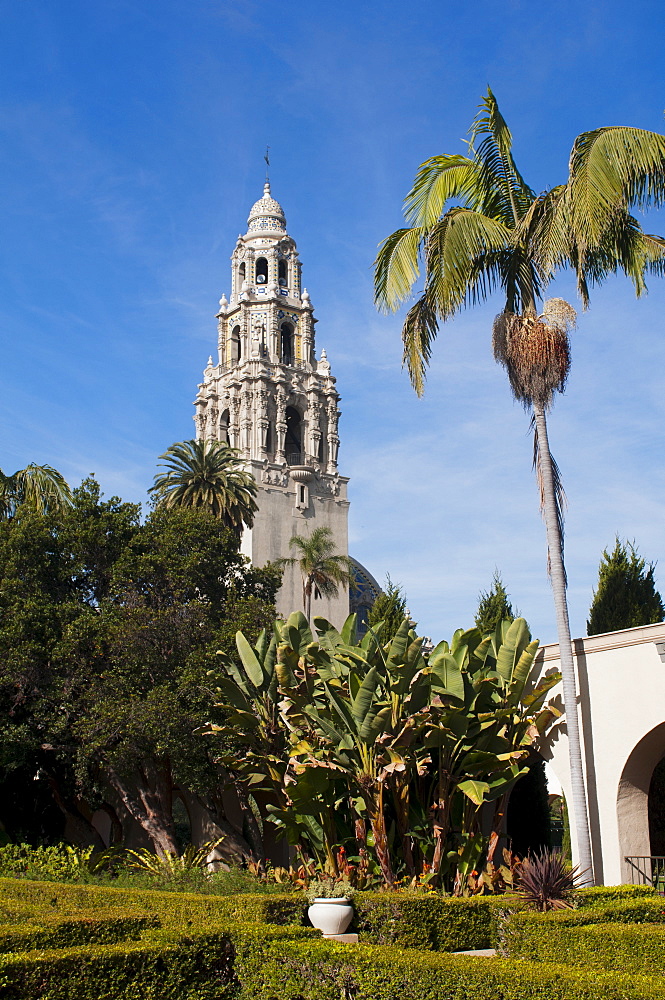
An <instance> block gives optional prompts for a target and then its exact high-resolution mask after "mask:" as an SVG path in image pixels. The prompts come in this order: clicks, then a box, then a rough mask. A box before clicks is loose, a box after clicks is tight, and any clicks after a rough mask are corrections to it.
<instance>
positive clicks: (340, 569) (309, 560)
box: [281, 527, 351, 621]
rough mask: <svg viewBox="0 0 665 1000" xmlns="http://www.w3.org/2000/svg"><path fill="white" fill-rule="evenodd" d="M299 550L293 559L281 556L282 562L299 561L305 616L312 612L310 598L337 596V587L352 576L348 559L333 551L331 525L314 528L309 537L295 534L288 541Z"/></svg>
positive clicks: (345, 583) (343, 584)
mask: <svg viewBox="0 0 665 1000" xmlns="http://www.w3.org/2000/svg"><path fill="white" fill-rule="evenodd" d="M289 544H290V545H291V547H292V548H295V549H297V550H298V552H299V556H298V558H296V559H283V560H281V562H282V564H285V565H288V564H293V563H294V562H297V563H298V566H299V568H300V572H301V574H302V599H303V606H304V608H305V617H306V618H307V620H308V621H309V620H310V618H311V614H312V597H314V600H317V599H320V598H322V597H337V595H338V593H339V588H340V586H344V587H346V586H347V585H348V583H349V581H350V579H351V562H350V560H349V557H348V556H342V555H336V554H335V542H334V540H333V534H332V531H331V530H330V528H326V527H320V528H315V529H314V531H313V532H312V534H311V535H310V536H309V537H308V538H304V537H303V536H302V535H294V536H293V537H292V538H291V541H290V542H289Z"/></svg>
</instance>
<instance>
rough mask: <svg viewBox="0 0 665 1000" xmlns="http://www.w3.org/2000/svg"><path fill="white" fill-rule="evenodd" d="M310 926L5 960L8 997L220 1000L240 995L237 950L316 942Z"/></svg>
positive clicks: (1, 975) (164, 936) (165, 936)
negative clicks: (313, 940)
mask: <svg viewBox="0 0 665 1000" xmlns="http://www.w3.org/2000/svg"><path fill="white" fill-rule="evenodd" d="M315 933H316V932H315V931H312V930H308V929H307V928H305V927H291V928H282V927H267V926H263V927H257V926H256V925H255V924H254V925H253V924H244V925H243V924H238V925H236V926H235V927H233V928H232V929H231V928H226V929H224V928H218V929H216V930H214V931H197V932H194V933H190V934H187V935H184V936H183V935H179V934H176V933H173V932H171V933H169V932H168V931H165V930H161V931H160V930H155V931H152V932H149V935H148V937H147V939H146V940H143V941H127V942H125V943H124V944H111V945H88V946H87V947H80V948H69V949H61V950H57V951H56V950H51V951H32V952H23V953H19V954H10V955H0V995H1V996H2V998H3V1000H27V998H28V997H29V998H30V1000H72V997H76V1000H147V998H149V1000H220V998H226V997H228V998H231V997H238V996H239V995H240V986H239V983H238V981H237V977H236V969H235V953H236V948H238V947H241V948H242V949H243V950H244V951H247V952H250V953H251V952H253V951H256V950H258V948H259V947H261V946H263V947H264V946H265V945H266V944H270V945H272V947H273V948H274V949H275V953H276V955H279V954H280V953H281V948H282V945H283V943H284V941H285V940H289V941H291V942H293V941H294V940H295V939H298V938H305V939H307V938H308V937H311V936H312V935H314V934H315Z"/></svg>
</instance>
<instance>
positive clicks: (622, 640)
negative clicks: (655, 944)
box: [536, 623, 665, 885]
mask: <svg viewBox="0 0 665 1000" xmlns="http://www.w3.org/2000/svg"><path fill="white" fill-rule="evenodd" d="M656 643H665V623H663V624H658V625H646V626H642V627H640V628H632V629H624V630H622V631H620V632H610V633H607V634H604V635H596V636H590V637H589V638H587V639H576V640H575V642H574V646H575V651H576V663H577V672H578V697H579V704H580V709H581V714H580V722H581V726H582V732H583V738H584V762H585V767H586V782H587V799H588V807H589V820H590V824H591V835H592V849H593V859H594V869H595V875H596V881H597V882H598V884H604V885H616V884H619V883H621V882H630V881H631V875H630V870H629V868H628V866H627V865H626V864H625V862H624V857H625V856H626V855H630V856H636V855H649V854H650V853H651V850H650V844H649V826H648V811H647V799H648V792H649V782H650V780H651V774H652V772H653V769H654V767H655V765H656V764H657V763H658V761H659V760H660V759H661V758H662V757H664V756H665V663H664V662H663V659H661V655H660V653H659V650H658V648H657V646H656ZM664 656H665V654H664ZM536 663H537V665H538V666H539V675H541V674H545V673H550V672H551V671H552V670H558V669H559V647H558V645H557V644H552V645H548V646H544V647H542V648H541V650H540V651H539V653H538V657H537V660H536ZM551 694H552V697H556V696H557V695H558V697H559V699H562V693H561V690H560V685H558V686H557V687H556V688H554V689H553V691H552V693H551ZM541 752H542V754H543V756H544V757H545V759H546V760H549V761H550V762H551V766H552V768H553V770H554V772H555V774H556V776H557V778H558V779H559V781H560V782H561V785H562V788H563V790H564V794H565V796H566V801H567V803H568V808H569V810H572V796H571V795H570V775H569V769H568V740H567V736H566V727H565V721H564V722H563V723H560V724H559V725H557V726H556V727H555V728H554V730H553V731H552V733H551V734H550V735H549V737H548V739H547V742H546V743H545V744H544V745H543V746H542V747H541ZM571 832H572V841H573V855H574V856H575V853H576V844H575V834H574V817H573V816H572V813H571Z"/></svg>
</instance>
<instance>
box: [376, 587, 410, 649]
mask: <svg viewBox="0 0 665 1000" xmlns="http://www.w3.org/2000/svg"><path fill="white" fill-rule="evenodd" d="M407 613H408V608H407V606H406V594H405V593H404V591H403V590H402V588H401V586H400V585H399V584H398V583H393V581H392V580H391V579H390V574H389V573H388V574H386V589H385V590H384V591H383V592H382V593H381V594H379V596H378V597H377V599H376V600H375V601H374V604H373V605H372V607H371V609H370V612H369V615H368V616H367V624H368V625H369V626H370V628H371V627H372V626H373V625H377V624H378V623H379V622H383V621H384V622H385V623H386V624H385V626H384V629H383V632H382V634H381V638H382V641H383V642H389V641H390V639H392V638H393V637H394V636H395V634H396V633H397V629H398V628H399V627H400V625H401V624H402V622H403V621H404V619H405V618H406V616H407Z"/></svg>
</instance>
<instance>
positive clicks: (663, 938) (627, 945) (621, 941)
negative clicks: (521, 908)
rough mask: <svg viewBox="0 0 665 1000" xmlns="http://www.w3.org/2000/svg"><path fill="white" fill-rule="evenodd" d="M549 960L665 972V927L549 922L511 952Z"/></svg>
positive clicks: (655, 925) (662, 973)
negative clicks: (542, 930)
mask: <svg viewBox="0 0 665 1000" xmlns="http://www.w3.org/2000/svg"><path fill="white" fill-rule="evenodd" d="M512 954H514V955H515V957H519V958H527V959H531V960H532V961H541V962H551V961H553V960H554V959H555V958H556V957H560V956H561V955H562V954H566V955H568V956H570V961H571V962H572V963H573V964H575V965H582V966H589V965H592V966H599V967H601V968H604V969H617V970H619V971H620V972H638V973H645V974H651V975H654V976H656V975H657V976H663V975H665V927H663V926H662V925H659V924H585V925H582V926H579V925H572V926H571V925H568V924H558V925H555V926H553V925H551V924H550V925H549V926H548V928H547V932H546V933H539V934H538V935H537V936H535V935H534V937H533V938H532V939H531V940H529V937H528V936H524V937H523V938H522V942H521V946H520V948H519V949H518V948H515V949H514V950H513V949H512V948H511V955H512Z"/></svg>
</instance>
